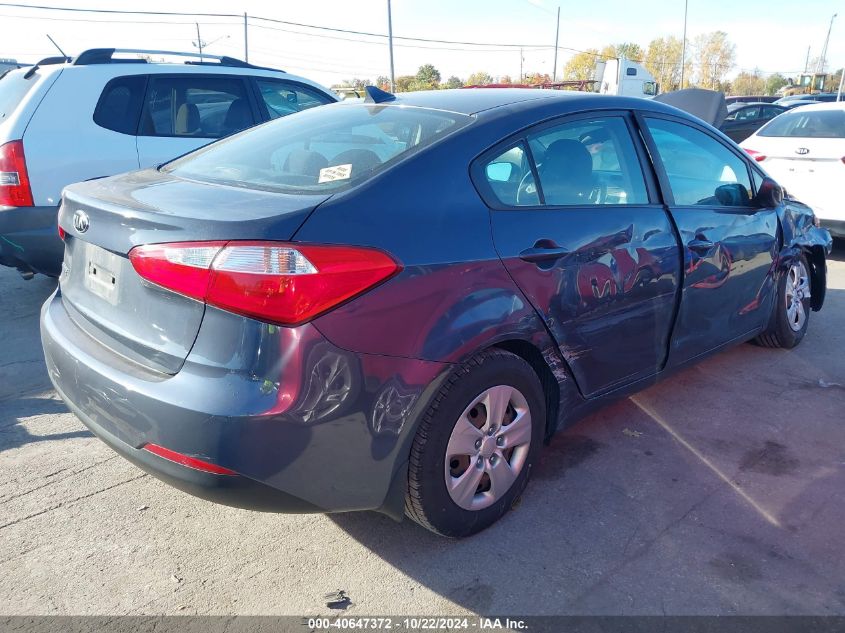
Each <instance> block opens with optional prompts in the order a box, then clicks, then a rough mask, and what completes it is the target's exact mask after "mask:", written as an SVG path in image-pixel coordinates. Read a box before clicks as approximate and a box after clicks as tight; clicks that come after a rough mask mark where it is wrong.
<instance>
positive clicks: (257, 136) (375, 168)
mask: <svg viewBox="0 0 845 633" xmlns="http://www.w3.org/2000/svg"><path fill="white" fill-rule="evenodd" d="M470 121H472V117H469V116H466V115H462V114H455V113H444V112H440V111H436V110H428V109H424V108H410V107H399V106H383V105H381V106H379V105H365V104H343V105H340V104H338V105H331V106H326V107H324V108H311V109H310V110H305V111H303V112H300V113H299V114H297V116H295V117H282V118H280V119H277V120H276V121H273V122H270V123H267V124H266V125H262V126H260V127H257V128H255V129H254V130H249V131H248V132H245V133H244V134H239V135H238V136H235V137H233V138H231V139H228V140H226V141H223V142H221V143H214V144H213V145H210V146H208V147H205V148H203V149H201V150H199V151H197V152H194V153H192V154H189V155H188V156H185V157H183V158H181V159H178V160H176V161H174V162H172V163H169V164H168V165H167V166H165V167H164V168H163V169H164V170H166V171H168V172H171V173H173V174H175V175H177V176H181V177H184V178H190V179H193V180H201V181H206V182H220V183H224V184H231V185H234V186H238V187H247V188H257V189H268V190H273V191H282V192H291V193H309V192H315V193H326V192H333V191H337V190H339V189H343V188H346V187H348V186H349V185H351V184H358V183H360V182H363V181H364V180H366V179H368V178H370V177H371V176H373V175H375V174H376V173H378V172H380V171H383V170H384V169H385V168H386V167H388V166H389V165H391V164H393V163H395V162H397V161H398V160H399V159H400V158H403V157H405V156H407V155H409V154H412V153H414V152H417V151H419V150H420V149H422V148H423V147H426V146H428V145H431V144H433V143H435V142H437V141H438V140H440V139H441V138H443V137H444V136H446V135H447V134H449V133H450V132H452V131H454V130H456V129H458V128H460V127H462V126H464V125H467V124H468V123H469V122H470ZM420 177H424V174H420Z"/></svg>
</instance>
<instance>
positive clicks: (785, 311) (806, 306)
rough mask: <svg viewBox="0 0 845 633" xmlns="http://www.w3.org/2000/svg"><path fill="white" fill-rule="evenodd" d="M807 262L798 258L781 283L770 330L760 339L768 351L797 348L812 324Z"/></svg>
mask: <svg viewBox="0 0 845 633" xmlns="http://www.w3.org/2000/svg"><path fill="white" fill-rule="evenodd" d="M808 271H809V266H807V260H806V258H805V257H804V256H803V255H801V256H799V257H798V258H796V259H795V260H794V261H793V262H792V264H790V266H789V269H788V270H787V271H786V274H785V275H783V276H782V277H781V279H780V281H779V282H778V296H777V299H776V301H775V307H774V314H772V317H771V319H770V320H769V327H768V329H767V330H766V331H765V332H763V333H762V334H761V335H760V336H758V337H757V339H756V340H757V342H758V343H759V344H760V345H763V346H765V347H783V348H786V349H790V348H792V347H795V346H796V345H798V344H799V343H800V342H801V339H803V338H804V334H806V332H807V326H808V325H809V323H810V298H811V293H810V274H809V272H808Z"/></svg>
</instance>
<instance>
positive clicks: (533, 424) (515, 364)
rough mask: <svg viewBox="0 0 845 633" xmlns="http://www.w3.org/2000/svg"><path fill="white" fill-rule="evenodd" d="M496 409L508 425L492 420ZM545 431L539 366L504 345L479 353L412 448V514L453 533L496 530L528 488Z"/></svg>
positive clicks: (441, 395) (408, 507) (408, 503)
mask: <svg viewBox="0 0 845 633" xmlns="http://www.w3.org/2000/svg"><path fill="white" fill-rule="evenodd" d="M488 406H489V409H490V411H491V412H492V413H491V416H492V418H496V417H499V418H500V421H501V423H500V424H497V422H496V420H495V419H489V420H488ZM497 411H500V412H502V413H503V414H502V415H501V416H498V414H497ZM470 425H472V427H473V428H471V427H470ZM545 428H546V407H545V398H544V396H543V388H542V386H541V384H540V380H539V378H538V377H537V374H536V373H535V372H534V370H533V369H532V368H531V366H530V365H529V364H528V363H527V362H526V361H525V360H523V359H522V358H520V357H519V356H516V355H515V354H511V353H510V352H506V351H504V350H500V349H490V350H486V351H484V352H482V353H480V354H478V355H476V356H474V357H473V358H471V359H470V360H469V361H467V362H466V363H464V364H463V365H461V366H460V367H459V368H457V369H456V370H455V371H454V372H453V373H452V375H451V376H450V377H449V378H448V379H447V380H446V381H445V383H444V384H443V386H442V387H441V388H440V390H439V392H438V393H437V395H436V396H435V398H434V400H433V402H432V403H431V405H430V406H429V408H428V410H427V411H426V412H425V414H424V415H423V419H422V421H421V422H420V425H419V428H418V429H417V434H416V437H415V438H414V442H413V445H412V447H411V455H410V461H409V467H408V489H407V493H406V495H405V514H407V515H408V517H410V518H411V519H413V520H414V521H416V522H417V523H419V524H420V525H422V526H423V527H425V528H427V529H429V530H431V531H433V532H435V533H437V534H440V535H442V536H448V537H462V536H469V535H471V534H475V533H477V532H480V531H481V530H483V529H485V528H487V527H489V526H490V525H492V524H493V523H495V522H496V521H497V520H498V519H499V518H501V517H502V515H504V514H505V513H506V512H507V511H508V510H509V509H510V508H511V507H512V506H513V504H514V502H515V501H516V500H517V499H518V498H519V496H520V495H521V494H522V491H523V490H524V489H525V486H526V484H527V483H528V477H529V475H530V472H531V469H532V468H533V467H534V464H535V463H536V459H537V455H538V454H539V451H540V447H541V444H542V441H543V435H544V430H545ZM479 444H480V446H479ZM447 456H448V457H449V461H448V462H447ZM479 460H480V461H479ZM462 476H463V477H464V479H461V477H462ZM476 479H477V482H476ZM459 501H460V503H459Z"/></svg>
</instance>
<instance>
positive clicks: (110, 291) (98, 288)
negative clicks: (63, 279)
mask: <svg viewBox="0 0 845 633" xmlns="http://www.w3.org/2000/svg"><path fill="white" fill-rule="evenodd" d="M86 250H87V253H86V258H85V282H84V283H85V287H86V288H87V289H88V290H89V291H90V292H91V293H92V294H94V295H96V296H98V297H100V298H101V299H104V300H106V301H108V302H109V303H110V304H111V305H117V299H118V295H119V292H120V284H119V280H118V277H117V273H116V272H115V271H117V270H118V269H119V268H120V262H119V260H118V256H117V255H114V254H113V253H109V252H108V251H105V250H103V249H100V248H96V247H93V248H92V247H89V248H87V249H86Z"/></svg>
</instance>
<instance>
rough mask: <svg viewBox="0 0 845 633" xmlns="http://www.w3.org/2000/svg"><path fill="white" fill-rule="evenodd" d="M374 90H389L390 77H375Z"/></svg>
mask: <svg viewBox="0 0 845 633" xmlns="http://www.w3.org/2000/svg"><path fill="white" fill-rule="evenodd" d="M376 88H380V89H382V90H390V77H387V76H385V75H379V76H378V77H376Z"/></svg>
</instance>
